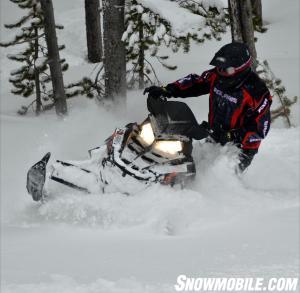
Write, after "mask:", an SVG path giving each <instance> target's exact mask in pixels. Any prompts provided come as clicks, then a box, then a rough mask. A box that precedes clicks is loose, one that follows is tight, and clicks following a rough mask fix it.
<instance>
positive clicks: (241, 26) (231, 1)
mask: <svg viewBox="0 0 300 293" xmlns="http://www.w3.org/2000/svg"><path fill="white" fill-rule="evenodd" d="M228 7H229V13H230V23H231V37H232V41H235V42H243V43H246V44H247V45H248V47H249V50H250V54H251V56H252V57H253V60H254V66H253V68H255V66H256V65H255V61H256V59H257V53H256V48H255V42H254V29H253V21H252V6H251V2H250V0H228Z"/></svg>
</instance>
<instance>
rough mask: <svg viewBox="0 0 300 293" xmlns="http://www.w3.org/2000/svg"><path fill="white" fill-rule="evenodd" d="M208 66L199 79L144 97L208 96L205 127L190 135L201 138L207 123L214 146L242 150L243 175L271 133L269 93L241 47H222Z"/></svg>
mask: <svg viewBox="0 0 300 293" xmlns="http://www.w3.org/2000/svg"><path fill="white" fill-rule="evenodd" d="M210 65H213V66H214V68H213V69H210V70H207V71H204V72H203V73H202V75H201V76H199V75H197V74H190V75H188V76H186V77H184V78H182V79H179V80H177V81H175V82H173V83H169V84H168V85H167V86H165V87H158V86H151V87H148V88H146V89H145V91H144V94H145V93H149V95H151V96H152V97H153V98H157V99H158V98H160V97H166V98H171V97H174V98H177V97H180V98H187V97H194V96H200V95H205V94H209V113H208V123H207V122H203V123H202V124H201V125H197V126H196V127H194V128H193V129H192V130H191V133H189V135H190V136H191V137H193V138H195V139H201V138H203V135H202V134H203V126H205V123H206V125H207V127H208V128H209V129H210V130H211V133H212V137H213V139H214V140H215V141H216V142H217V143H220V144H221V145H225V144H226V143H229V142H231V143H234V144H236V145H237V146H238V147H239V148H241V150H242V151H241V153H240V163H239V169H240V170H241V171H244V170H245V169H246V168H247V167H248V166H249V165H250V163H251V161H252V159H253V157H254V155H255V154H256V153H257V152H258V148H259V146H260V143H261V140H262V139H263V138H264V137H265V136H266V135H267V133H268V131H269V129H270V122H271V121H270V106H271V103H272V100H271V96H270V92H269V90H268V88H267V87H266V85H265V83H264V82H263V81H262V80H261V79H260V78H259V77H258V75H257V74H256V73H255V72H254V71H252V69H251V65H252V58H251V56H250V53H249V49H248V47H247V46H246V45H245V44H243V43H238V42H233V43H229V44H227V45H225V46H223V47H222V48H221V49H220V50H219V51H218V52H217V53H216V54H215V56H214V58H213V59H212V60H211V62H210ZM197 133H198V135H197Z"/></svg>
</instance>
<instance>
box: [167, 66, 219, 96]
mask: <svg viewBox="0 0 300 293" xmlns="http://www.w3.org/2000/svg"><path fill="white" fill-rule="evenodd" d="M213 78H214V73H213V70H208V71H205V72H203V73H202V75H201V76H199V75H197V74H189V75H188V76H186V77H184V78H181V79H179V80H177V81H175V82H173V83H169V84H168V85H167V86H166V89H167V90H168V91H169V92H170V93H171V95H172V96H173V97H175V98H178V97H180V98H187V97H196V96H201V95H205V94H208V93H209V92H210V87H211V84H212V81H213Z"/></svg>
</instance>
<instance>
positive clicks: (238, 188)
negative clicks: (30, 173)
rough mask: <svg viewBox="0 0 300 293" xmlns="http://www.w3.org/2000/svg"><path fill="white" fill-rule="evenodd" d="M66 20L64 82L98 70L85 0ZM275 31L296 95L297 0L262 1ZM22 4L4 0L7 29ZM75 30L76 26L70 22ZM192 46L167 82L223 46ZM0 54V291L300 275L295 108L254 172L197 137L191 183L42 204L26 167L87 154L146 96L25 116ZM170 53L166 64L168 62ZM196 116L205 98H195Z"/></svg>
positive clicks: (200, 65) (72, 1) (109, 288)
mask: <svg viewBox="0 0 300 293" xmlns="http://www.w3.org/2000/svg"><path fill="white" fill-rule="evenodd" d="M54 5H55V10H56V18H57V21H58V22H59V23H62V24H64V25H65V30H64V31H62V32H61V33H60V38H59V40H60V41H61V42H64V43H65V44H66V46H67V49H66V50H65V51H64V54H65V57H66V58H67V61H68V63H69V64H70V67H71V69H70V71H69V73H68V75H67V76H66V79H70V80H71V79H76V78H80V76H78V73H80V72H87V73H89V72H91V71H92V70H93V67H94V66H87V65H85V61H84V54H85V31H84V11H83V10H82V9H83V1H82V0H63V1H61V0H55V1H54ZM263 6H264V15H265V21H266V23H267V27H268V29H269V30H268V32H267V33H266V34H264V35H259V36H258V37H259V40H258V43H257V50H258V54H259V56H260V57H261V59H268V60H269V63H270V64H271V66H272V68H273V70H274V72H275V74H276V75H278V77H281V78H282V80H283V83H284V85H285V86H286V87H287V91H288V94H289V96H294V95H298V96H299V2H298V1H297V0H287V1H285V3H284V6H283V5H282V1H280V0H264V1H263ZM17 13H18V11H17V10H16V8H15V7H14V6H13V4H11V3H10V2H9V1H7V0H5V1H1V39H2V38H4V37H5V38H6V37H7V38H9V36H10V34H11V32H7V31H5V30H4V29H3V28H2V24H3V23H4V22H7V21H10V20H14V15H16V14H17ZM74 27H76V30H75V29H74ZM229 40H230V35H229V34H227V35H226V36H224V38H223V40H222V41H221V42H214V41H212V42H207V43H205V44H204V45H203V46H200V47H197V46H193V48H192V51H191V52H190V53H189V54H187V55H186V54H182V53H179V54H176V55H174V56H172V60H173V61H176V62H175V63H176V64H177V65H178V70H177V71H176V72H166V71H159V77H160V79H161V80H162V81H163V82H168V81H172V80H174V79H177V78H179V77H182V76H184V75H185V74H188V73H190V72H197V73H201V72H202V71H203V70H205V69H206V68H208V67H207V64H208V62H209V61H210V59H211V58H212V56H213V54H214V51H216V50H217V49H218V48H219V47H220V46H221V45H222V44H225V43H226V42H228V41H229ZM7 53H8V51H7V50H6V51H5V50H1V88H0V91H1V100H0V102H1V112H0V115H1V116H0V118H1V170H0V172H1V223H2V226H1V286H2V288H1V289H2V290H3V292H18V293H19V292H22V293H27V292H28V293H36V292H45V293H48V292H49V293H53V292H59V293H65V292H79V293H86V292H97V293H98V292H105V293H107V292H173V290H174V289H173V285H174V283H175V281H176V278H177V276H178V275H179V274H182V273H184V274H186V275H190V276H198V277H200V276H201V277H202V276H203V277H205V276H215V277H218V276H225V277H232V276H247V277H249V276H253V277H274V276H275V277H276V276H289V277H291V276H298V275H299V244H300V243H299V220H300V219H299V191H300V187H299V175H300V174H299V171H300V169H299V167H300V165H299V121H298V119H299V112H298V107H297V106H295V107H294V110H293V123H294V125H295V126H296V127H294V128H291V129H283V128H282V127H281V125H282V121H279V122H276V123H274V125H273V127H272V129H271V131H270V133H269V135H268V137H267V138H266V140H265V141H264V142H263V144H262V146H261V148H260V152H259V154H258V155H257V156H256V158H255V161H254V162H253V164H252V165H251V168H250V169H249V171H248V172H247V173H246V174H245V175H244V176H242V177H241V178H238V177H236V176H235V174H234V172H233V167H232V166H233V158H234V150H232V149H230V148H222V149H221V148H219V147H217V146H207V145H204V144H200V143H199V142H195V145H194V147H195V148H194V157H195V159H196V162H197V166H198V167H197V172H198V173H197V178H196V180H195V182H194V183H193V184H192V185H191V186H190V187H189V188H188V189H186V190H174V189H171V188H168V187H162V186H154V187H151V188H149V189H147V190H146V191H144V192H143V193H138V194H136V195H135V196H131V197H127V196H124V195H121V194H108V195H97V194H92V195H82V194H78V193H74V192H73V191H70V190H67V189H66V190H65V192H64V193H63V194H61V195H58V196H57V197H56V198H55V199H54V200H52V201H49V202H47V203H46V204H44V205H40V204H37V203H34V202H32V200H31V198H30V196H29V195H28V194H27V193H26V190H25V181H26V178H25V176H26V172H27V169H28V168H29V167H30V166H31V165H32V164H33V163H34V162H36V161H37V160H38V159H40V158H41V156H42V155H43V154H44V153H45V152H46V151H49V150H50V151H51V152H52V154H53V157H54V158H62V159H66V160H67V159H85V158H86V157H87V149H89V148H91V147H94V146H97V145H99V144H101V143H102V141H103V140H104V139H105V138H106V137H107V136H108V135H109V134H110V133H111V132H112V130H113V129H114V128H115V127H116V126H122V125H124V124H125V123H127V122H130V121H141V120H142V119H143V118H144V117H145V115H146V105H145V98H144V97H143V96H142V94H141V92H139V91H134V92H129V94H128V105H127V114H125V115H123V116H122V117H121V118H120V116H118V115H117V114H113V113H110V112H108V111H105V110H103V109H101V108H99V107H97V106H96V105H95V103H94V102H93V101H88V100H86V99H83V98H79V99H74V100H73V101H72V102H71V103H70V111H69V115H68V116H67V117H66V118H65V119H64V120H63V121H61V120H58V119H57V118H56V116H55V114H54V113H46V114H44V115H41V116H40V117H34V116H33V115H28V116H25V117H21V116H18V115H17V114H16V110H17V109H18V108H19V107H20V106H21V105H22V104H26V102H27V101H26V100H24V99H22V98H19V97H15V96H12V95H11V94H10V93H9V85H8V83H7V81H6V79H7V77H8V75H9V72H10V70H11V69H12V68H14V66H15V65H16V64H12V63H11V62H9V61H7V59H6V58H5V55H6V54H7ZM172 60H171V62H172ZM188 103H189V104H190V105H191V106H192V107H193V110H194V111H195V113H196V116H197V118H198V120H199V121H201V120H203V119H205V118H206V115H207V97H201V98H193V99H190V100H189V101H188Z"/></svg>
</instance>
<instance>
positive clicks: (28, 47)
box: [0, 0, 68, 114]
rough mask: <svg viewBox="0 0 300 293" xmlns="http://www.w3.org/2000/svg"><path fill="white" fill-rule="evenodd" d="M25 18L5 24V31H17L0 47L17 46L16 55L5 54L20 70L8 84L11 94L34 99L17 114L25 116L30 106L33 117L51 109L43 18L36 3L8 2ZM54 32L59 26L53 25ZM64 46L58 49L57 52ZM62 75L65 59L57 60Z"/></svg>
mask: <svg viewBox="0 0 300 293" xmlns="http://www.w3.org/2000/svg"><path fill="white" fill-rule="evenodd" d="M10 1H11V2H13V3H14V4H16V5H17V6H18V7H19V8H20V9H24V10H25V11H26V14H25V15H24V16H23V17H21V18H20V19H19V20H18V21H16V22H14V23H12V24H6V25H5V27H6V28H7V29H16V28H18V29H19V31H18V32H17V34H16V35H15V37H14V39H13V40H11V41H8V42H2V43H0V46H2V47H10V46H18V47H20V52H19V53H18V54H9V55H8V56H7V57H8V58H9V59H10V60H13V61H17V62H19V63H21V66H20V67H19V68H17V69H16V70H14V71H12V72H11V77H10V79H9V81H10V82H11V83H12V85H13V89H12V90H11V92H12V93H13V94H16V95H21V96H23V97H25V98H28V97H30V96H33V95H35V100H34V101H33V102H32V103H30V104H29V106H23V107H22V108H21V109H20V110H19V111H18V113H19V114H25V113H27V111H28V109H29V108H30V106H33V105H35V112H36V113H37V114H39V113H40V111H42V110H47V109H49V108H52V107H53V106H55V103H54V95H53V90H52V89H51V87H49V82H50V81H51V75H50V73H49V66H48V61H49V60H48V50H47V46H46V43H45V33H44V17H43V12H42V9H41V4H40V2H39V1H37V0H10ZM56 29H63V26H61V25H56ZM64 48H65V46H64V45H62V46H59V50H62V49H64ZM60 63H61V68H62V71H66V70H67V69H68V64H67V63H66V62H65V59H61V60H60Z"/></svg>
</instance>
